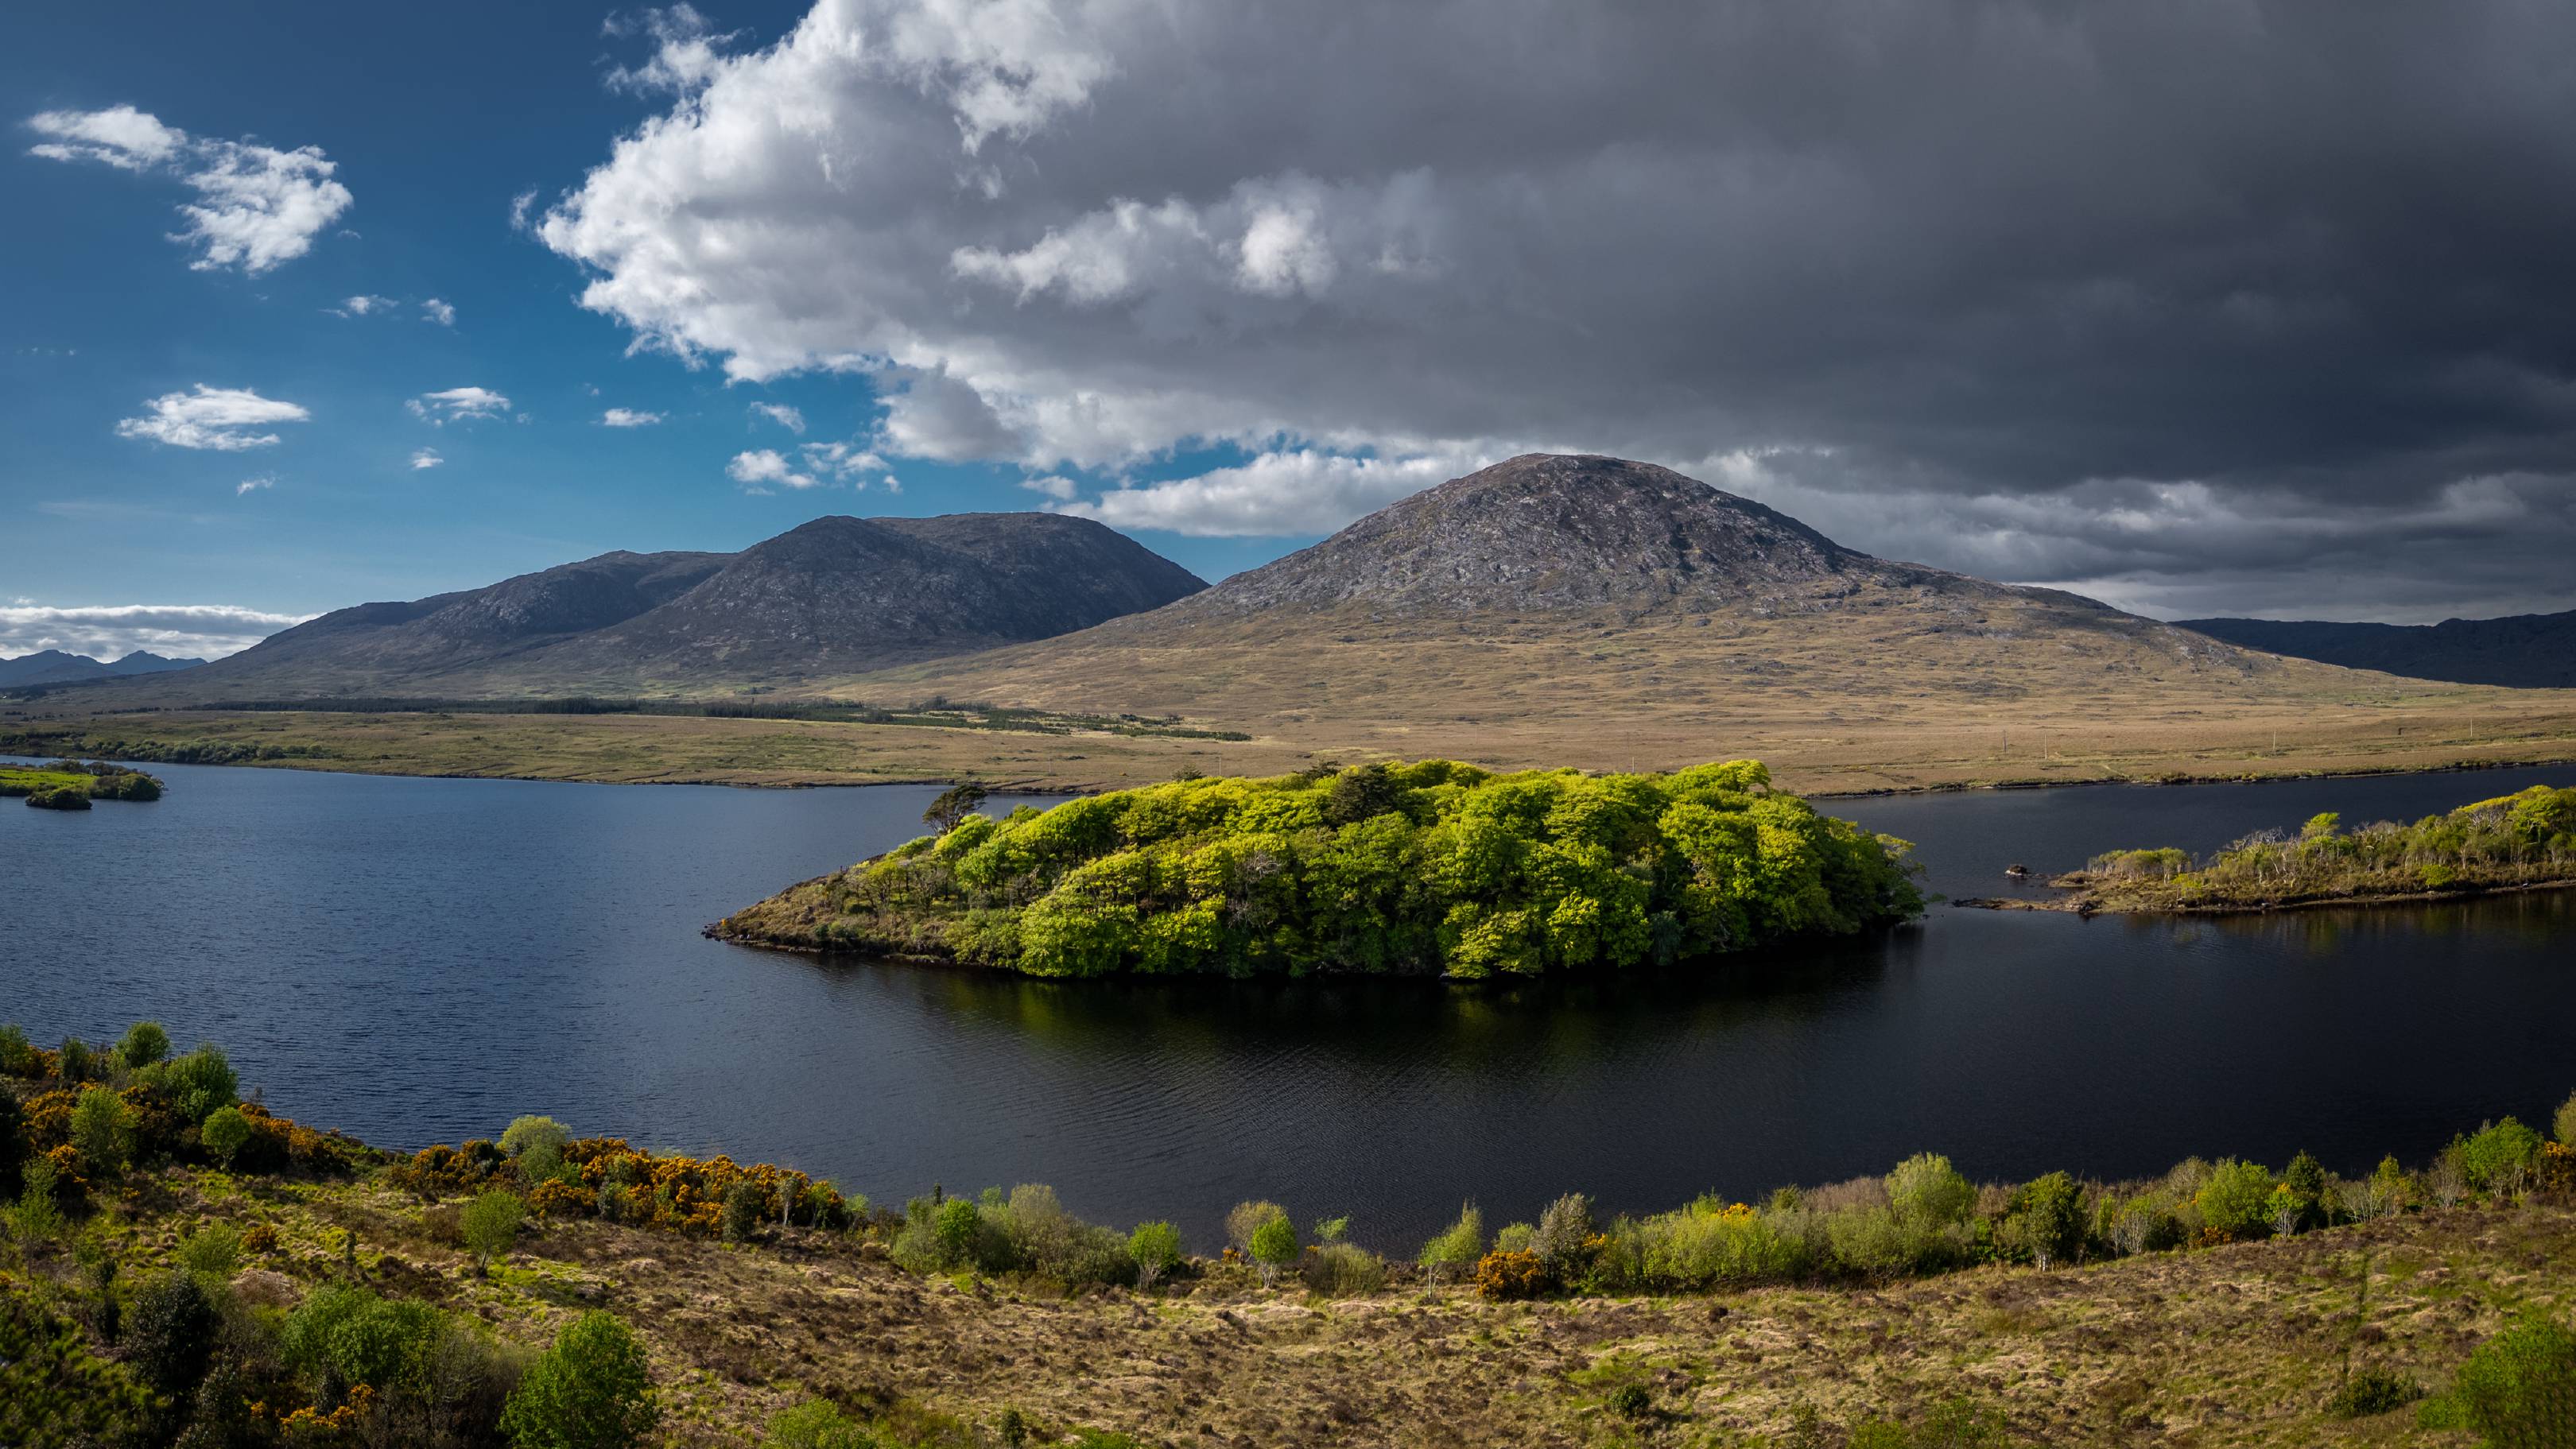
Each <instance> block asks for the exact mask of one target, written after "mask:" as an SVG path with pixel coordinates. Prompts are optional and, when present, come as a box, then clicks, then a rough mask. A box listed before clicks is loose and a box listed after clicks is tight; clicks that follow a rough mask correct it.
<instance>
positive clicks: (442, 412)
mask: <svg viewBox="0 0 2576 1449" xmlns="http://www.w3.org/2000/svg"><path fill="white" fill-rule="evenodd" d="M403 406H404V407H405V408H406V409H408V410H409V411H410V412H411V415H412V416H413V417H416V418H425V419H427V420H429V421H431V422H434V423H436V424H438V425H439V426H440V427H445V426H447V425H448V424H449V423H452V422H461V421H465V420H467V419H472V418H497V417H501V416H503V415H505V414H506V413H508V412H509V411H510V400H509V399H508V398H506V397H503V396H502V395H501V394H499V393H497V392H494V391H493V390H492V389H490V388H488V387H451V388H448V389H446V390H444V391H441V392H425V393H422V394H421V395H420V396H418V397H416V398H413V399H412V400H411V401H409V402H407V403H404V404H403Z"/></svg>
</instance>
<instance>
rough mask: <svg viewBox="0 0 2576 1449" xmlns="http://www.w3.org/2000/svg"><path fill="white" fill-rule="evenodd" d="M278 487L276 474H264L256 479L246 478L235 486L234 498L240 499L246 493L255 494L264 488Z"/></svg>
mask: <svg viewBox="0 0 2576 1449" xmlns="http://www.w3.org/2000/svg"><path fill="white" fill-rule="evenodd" d="M276 486H277V478H276V476H275V475H274V474H268V473H263V474H261V475H260V476H258V477H256V478H244V479H243V480H241V481H240V482H239V483H236V484H234V485H233V496H234V497H235V498H239V497H241V496H242V495H243V494H245V493H255V492H257V491H259V490H260V489H262V488H274V487H276Z"/></svg>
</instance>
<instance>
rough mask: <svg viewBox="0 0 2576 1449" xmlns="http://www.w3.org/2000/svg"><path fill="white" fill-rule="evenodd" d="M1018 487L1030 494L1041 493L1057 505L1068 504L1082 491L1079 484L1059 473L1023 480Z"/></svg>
mask: <svg viewBox="0 0 2576 1449" xmlns="http://www.w3.org/2000/svg"><path fill="white" fill-rule="evenodd" d="M1020 486H1021V487H1023V488H1026V489H1027V490H1029V491H1030V492H1032V493H1043V494H1045V495H1046V496H1047V497H1049V498H1052V499H1054V500H1055V501H1056V502H1058V503H1070V502H1072V501H1073V498H1074V495H1075V494H1076V493H1079V492H1081V491H1082V490H1081V486H1080V485H1079V484H1077V483H1075V482H1074V481H1073V480H1072V479H1070V478H1067V477H1065V476H1064V475H1062V474H1060V473H1049V474H1047V475H1046V476H1044V477H1042V478H1023V479H1021V480H1020Z"/></svg>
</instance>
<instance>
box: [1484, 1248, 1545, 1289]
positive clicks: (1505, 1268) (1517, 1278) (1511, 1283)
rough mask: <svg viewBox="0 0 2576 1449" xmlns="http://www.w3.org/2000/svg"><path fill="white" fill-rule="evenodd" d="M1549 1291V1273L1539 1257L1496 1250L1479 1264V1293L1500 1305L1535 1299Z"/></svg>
mask: <svg viewBox="0 0 2576 1449" xmlns="http://www.w3.org/2000/svg"><path fill="white" fill-rule="evenodd" d="M1546 1287H1547V1270H1546V1269H1544V1268H1542V1267H1540V1266H1539V1262H1538V1254H1536V1253H1530V1252H1522V1251H1519V1250H1516V1249H1511V1248H1497V1249H1495V1250H1494V1251H1492V1252H1490V1253H1487V1254H1486V1255H1485V1256H1484V1257H1482V1258H1480V1259H1478V1260H1477V1262H1476V1293H1477V1295H1478V1296H1480V1297H1483V1298H1489V1299H1493V1300H1495V1301H1497V1302H1500V1301H1504V1300H1508V1299H1514V1298H1536V1297H1537V1296H1538V1295H1539V1294H1540V1293H1541V1292H1543V1291H1545V1290H1546Z"/></svg>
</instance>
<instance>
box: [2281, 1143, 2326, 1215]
mask: <svg viewBox="0 0 2576 1449" xmlns="http://www.w3.org/2000/svg"><path fill="white" fill-rule="evenodd" d="M2272 1196H2273V1198H2274V1199H2275V1202H2276V1205H2277V1206H2280V1207H2282V1208H2285V1209H2286V1211H2287V1212H2288V1213H2289V1215H2290V1225H2289V1227H2288V1228H2287V1229H2285V1231H2288V1232H2294V1233H2295V1232H2303V1231H2305V1230H2307V1229H2309V1228H2314V1227H2322V1226H2324V1224H2325V1220H2326V1213H2325V1197H2326V1169H2325V1164H2324V1163H2321V1162H2319V1161H2317V1158H2316V1154H2315V1153H2312V1152H2306V1151H2302V1152H2300V1153H2299V1155H2298V1156H2296V1157H2293V1158H2291V1159H2290V1165H2289V1166H2288V1167H2285V1168H2283V1169H2282V1170H2281V1185H2280V1186H2279V1187H2278V1188H2276V1189H2274V1191H2273V1194H2272ZM2273 1226H2275V1227H2279V1226H2280V1223H2279V1222H2278V1221H2277V1220H2276V1221H2275V1222H2274V1224H2273Z"/></svg>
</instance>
